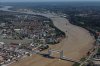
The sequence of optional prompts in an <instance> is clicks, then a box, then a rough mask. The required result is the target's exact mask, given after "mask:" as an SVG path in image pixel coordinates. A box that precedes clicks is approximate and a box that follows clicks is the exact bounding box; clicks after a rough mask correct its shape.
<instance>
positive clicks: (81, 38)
mask: <svg viewBox="0 0 100 66" xmlns="http://www.w3.org/2000/svg"><path fill="white" fill-rule="evenodd" d="M28 14H38V15H43V16H46V17H49V18H51V19H52V21H53V23H54V25H55V26H56V27H57V28H59V29H60V30H62V31H63V32H65V34H66V35H67V36H68V37H66V38H65V39H63V40H62V41H61V42H60V43H59V44H56V45H52V46H50V48H52V49H55V50H63V51H64V55H65V56H67V57H70V58H72V59H75V60H79V59H80V58H81V57H83V56H85V55H86V53H87V52H88V50H89V49H91V48H92V46H93V43H94V41H95V39H94V37H93V36H91V35H90V33H89V31H87V30H85V29H84V28H81V27H78V26H75V25H72V24H70V23H69V21H68V20H67V19H65V18H63V17H59V16H57V15H52V14H50V13H49V14H41V13H28ZM66 31H67V32H66ZM44 52H46V51H44ZM54 56H59V54H56V53H54ZM71 65H72V63H71V62H68V61H63V60H59V59H48V58H44V57H42V56H39V55H33V56H31V57H27V58H24V60H20V61H19V62H16V63H13V64H11V65H9V66H71Z"/></svg>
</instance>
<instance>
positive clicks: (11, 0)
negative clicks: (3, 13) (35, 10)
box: [0, 0, 100, 2]
mask: <svg viewBox="0 0 100 66" xmlns="http://www.w3.org/2000/svg"><path fill="white" fill-rule="evenodd" d="M48 1H100V0H0V2H48Z"/></svg>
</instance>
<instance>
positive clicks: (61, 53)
mask: <svg viewBox="0 0 100 66" xmlns="http://www.w3.org/2000/svg"><path fill="white" fill-rule="evenodd" d="M60 59H63V50H62V51H61V52H60Z"/></svg>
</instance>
